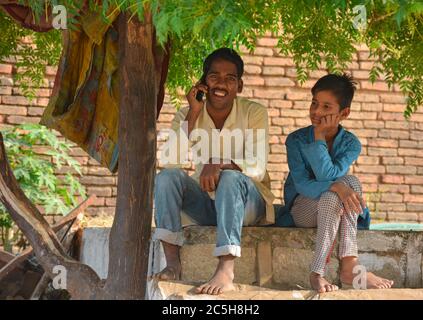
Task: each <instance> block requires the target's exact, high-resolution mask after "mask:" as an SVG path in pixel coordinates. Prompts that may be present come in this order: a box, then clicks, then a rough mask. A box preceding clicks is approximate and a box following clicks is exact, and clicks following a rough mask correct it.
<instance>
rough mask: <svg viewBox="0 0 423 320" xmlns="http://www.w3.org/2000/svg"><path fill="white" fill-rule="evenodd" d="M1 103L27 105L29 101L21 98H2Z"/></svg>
mask: <svg viewBox="0 0 423 320" xmlns="http://www.w3.org/2000/svg"><path fill="white" fill-rule="evenodd" d="M2 102H3V103H4V104H13V105H29V100H28V99H27V98H25V97H21V96H3V97H2Z"/></svg>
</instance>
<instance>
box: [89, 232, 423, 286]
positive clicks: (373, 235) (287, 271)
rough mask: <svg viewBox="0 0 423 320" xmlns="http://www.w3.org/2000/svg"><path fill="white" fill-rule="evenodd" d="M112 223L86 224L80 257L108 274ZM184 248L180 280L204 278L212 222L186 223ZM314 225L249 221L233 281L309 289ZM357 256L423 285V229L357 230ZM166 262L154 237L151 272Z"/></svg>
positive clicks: (405, 282)
mask: <svg viewBox="0 0 423 320" xmlns="http://www.w3.org/2000/svg"><path fill="white" fill-rule="evenodd" d="M109 230H110V229H109V228H87V229H85V230H84V232H83V236H82V247H81V261H83V262H84V263H87V264H88V265H90V266H91V267H93V269H94V270H95V271H96V272H97V273H98V274H99V276H100V277H102V278H106V276H107V262H108V235H109ZM184 235H185V238H186V244H185V246H184V247H183V249H182V250H181V260H182V279H181V280H182V281H183V282H186V283H191V282H202V281H206V280H208V279H209V278H210V276H211V275H212V274H213V272H214V269H215V266H216V263H217V259H216V258H214V257H213V256H212V252H213V249H214V246H215V239H216V229H215V228H214V227H200V226H189V227H186V228H185V229H184ZM315 235H316V230H315V229H302V228H266V227H245V228H244V229H243V234H242V244H243V247H242V257H241V258H239V259H237V260H236V265H235V282H236V283H238V284H242V285H250V286H251V285H253V286H259V287H262V288H269V289H277V290H307V289H310V287H309V283H308V274H309V265H310V262H311V259H312V255H313V250H314V239H315ZM357 238H358V246H359V259H360V262H361V264H362V265H364V266H365V267H366V269H367V271H372V272H376V273H377V274H378V275H380V276H383V277H387V278H390V279H393V280H394V281H395V284H394V288H422V287H423V275H422V266H423V261H422V251H423V232H413V231H359V232H358V237H357ZM337 252H338V250H337V245H336V247H335V249H334V250H333V254H332V257H331V262H330V264H329V268H328V279H329V280H331V281H333V282H334V283H337V284H339V278H338V267H339V260H338V257H337ZM164 266H165V260H164V256H163V252H162V248H161V245H160V243H159V242H151V250H150V257H149V273H150V274H151V273H155V272H158V271H160V270H161V269H162V268H163V267H164Z"/></svg>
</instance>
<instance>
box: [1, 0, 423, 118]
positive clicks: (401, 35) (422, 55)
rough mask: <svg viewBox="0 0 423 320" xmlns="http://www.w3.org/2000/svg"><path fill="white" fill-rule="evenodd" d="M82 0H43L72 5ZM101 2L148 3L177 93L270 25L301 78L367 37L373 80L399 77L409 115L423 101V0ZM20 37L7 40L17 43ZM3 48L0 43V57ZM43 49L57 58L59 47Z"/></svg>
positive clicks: (135, 6)
mask: <svg viewBox="0 0 423 320" xmlns="http://www.w3.org/2000/svg"><path fill="white" fill-rule="evenodd" d="M36 2H37V1H36V0H32V1H29V4H30V5H31V6H32V8H33V9H34V12H35V14H38V15H39V14H41V13H42V12H43V10H44V9H43V8H44V7H45V6H43V5H40V4H39V3H40V2H42V1H38V4H36ZM79 2H80V0H79V1H77V0H73V1H72V0H67V1H52V0H51V1H46V3H49V4H52V3H65V5H67V6H69V7H70V8H71V7H72V6H74V7H75V5H76V3H79ZM97 3H98V2H97V1H90V5H91V8H92V9H96V8H97V9H98V10H102V11H103V14H104V16H105V13H106V12H107V11H108V9H109V8H110V7H111V6H116V7H118V8H119V9H121V10H129V11H130V12H132V13H133V14H132V16H135V15H137V16H138V17H139V18H141V19H143V16H144V13H145V9H146V8H150V9H151V12H152V16H153V23H154V25H155V28H156V34H157V40H158V43H159V44H161V45H163V44H164V43H165V42H166V41H167V40H168V39H170V40H171V44H172V49H171V50H172V51H171V64H170V67H169V77H168V81H167V87H168V89H169V90H170V92H171V93H173V94H175V93H176V92H177V88H183V89H185V90H187V89H188V88H189V87H190V86H191V85H192V82H193V81H195V79H198V78H199V77H200V75H201V66H202V62H203V59H204V57H205V56H206V55H207V54H208V53H210V51H211V50H213V49H215V48H218V47H221V46H230V47H234V48H239V46H240V45H244V46H245V47H246V48H248V49H249V50H250V51H253V50H254V48H255V40H256V38H257V37H259V36H260V35H263V34H264V33H265V32H273V33H274V34H277V35H278V37H279V43H278V45H277V47H278V48H279V49H280V52H281V53H283V54H286V55H292V57H293V59H294V62H295V64H296V67H297V74H298V78H299V80H300V81H305V80H306V79H307V74H308V71H310V70H315V69H317V68H319V67H320V66H321V64H322V63H324V64H325V65H326V67H327V68H328V69H329V70H330V71H332V72H342V70H345V69H346V68H347V65H348V62H350V61H351V60H352V58H353V55H354V53H355V52H356V48H355V47H354V45H355V44H358V43H365V44H367V45H368V47H369V48H370V50H371V55H372V56H375V57H377V58H378V61H379V63H378V64H376V65H375V66H374V67H373V69H372V70H371V74H370V80H372V81H375V80H376V79H377V78H378V76H380V75H382V76H383V77H384V79H385V80H386V81H387V83H388V84H389V85H393V84H399V86H400V88H401V89H402V91H403V92H404V93H405V94H406V95H407V96H408V100H407V101H408V104H407V108H406V110H405V116H410V114H411V113H412V112H414V111H416V109H417V107H418V106H419V105H421V104H422V103H423V63H421V61H423V50H422V49H423V41H422V40H423V39H422V34H423V4H422V2H421V1H419V0H325V1H324V0H296V1H292V0H233V1H227V0H204V1H197V0H104V1H102V3H103V7H102V8H99V7H97V5H96V4H97ZM357 5H364V6H365V8H366V14H367V19H366V22H367V26H366V28H364V29H363V30H359V29H357V28H355V27H354V24H353V21H354V19H355V18H356V16H357V13H355V12H354V8H355V7H356V6H357ZM105 19H106V16H105ZM4 21H5V18H4V16H3V17H2V16H0V32H2V31H4V32H3V33H2V34H4V33H6V34H10V32H9V31H8V29H11V28H14V29H16V30H19V28H18V27H16V26H13V27H12V26H10V23H8V24H7V26H5V25H4ZM19 32H23V31H21V30H20V31H19ZM19 32H18V33H16V35H17V36H18V35H20V34H19ZM37 36H38V35H37ZM12 38H13V37H12ZM16 38H17V37H15V38H13V39H15V40H14V41H8V43H10V44H8V45H7V46H9V47H10V46H11V45H12V46H13V44H14V43H17V40H16ZM52 40H53V39H52ZM56 41H57V39H56ZM56 44H58V42H57V43H56ZM1 46H4V45H3V41H2V44H1ZM53 47H54V48H55V49H56V50H57V48H58V46H57V45H55V46H53ZM9 49H10V48H9ZM43 50H44V49H43ZM3 51H4V49H2V48H0V59H1V57H4V56H5V55H4V54H3ZM10 52H11V50H9V53H10ZM34 54H35V55H37V56H39V57H42V56H41V54H40V55H39V54H38V53H37V52H34ZM43 56H44V57H54V58H55V59H57V57H58V54H57V51H56V52H55V54H50V55H43ZM44 57H43V59H45V58H44ZM175 102H177V100H175Z"/></svg>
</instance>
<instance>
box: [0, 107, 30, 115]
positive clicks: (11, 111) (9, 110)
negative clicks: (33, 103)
mask: <svg viewBox="0 0 423 320" xmlns="http://www.w3.org/2000/svg"><path fill="white" fill-rule="evenodd" d="M26 112H27V109H26V107H15V106H8V105H1V106H0V114H7V115H16V116H18V115H20V116H24V115H26Z"/></svg>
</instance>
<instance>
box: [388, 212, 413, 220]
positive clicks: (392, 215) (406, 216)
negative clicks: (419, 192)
mask: <svg viewBox="0 0 423 320" xmlns="http://www.w3.org/2000/svg"><path fill="white" fill-rule="evenodd" d="M387 218H388V219H389V221H417V219H418V214H417V213H416V212H388V214H387Z"/></svg>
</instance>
